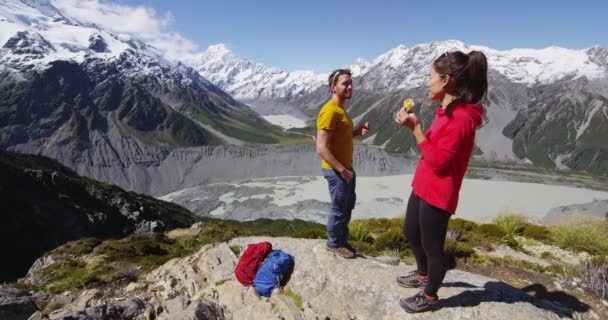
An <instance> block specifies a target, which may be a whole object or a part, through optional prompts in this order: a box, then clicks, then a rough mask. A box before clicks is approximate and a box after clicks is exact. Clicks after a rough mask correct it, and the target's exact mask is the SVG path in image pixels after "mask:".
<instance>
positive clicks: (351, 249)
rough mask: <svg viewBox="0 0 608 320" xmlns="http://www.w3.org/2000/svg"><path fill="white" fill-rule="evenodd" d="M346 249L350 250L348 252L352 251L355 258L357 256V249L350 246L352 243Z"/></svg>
mask: <svg viewBox="0 0 608 320" xmlns="http://www.w3.org/2000/svg"><path fill="white" fill-rule="evenodd" d="M345 247H346V249H348V250H350V251H352V253H354V254H355V256H356V255H357V248H354V247H353V246H351V245H350V243H347V244H346V245H345Z"/></svg>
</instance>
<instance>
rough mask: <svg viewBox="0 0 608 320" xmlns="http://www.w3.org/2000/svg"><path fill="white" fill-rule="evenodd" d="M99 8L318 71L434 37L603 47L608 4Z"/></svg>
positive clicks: (153, 4)
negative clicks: (139, 14) (141, 15)
mask: <svg viewBox="0 0 608 320" xmlns="http://www.w3.org/2000/svg"><path fill="white" fill-rule="evenodd" d="M102 2H105V3H115V4H118V5H125V6H143V7H146V8H149V9H153V11H151V12H152V15H154V16H155V17H158V18H159V19H165V22H166V23H165V24H163V28H164V29H165V30H169V31H172V32H175V33H178V34H179V35H181V36H182V37H184V38H186V39H188V40H189V41H191V42H192V43H193V44H194V45H196V46H198V50H205V49H206V48H207V47H208V46H209V45H211V44H216V43H225V44H226V45H227V46H228V47H229V48H230V49H231V50H232V51H234V52H235V53H236V54H237V55H239V56H242V57H245V58H248V59H250V60H252V61H255V62H259V63H262V64H265V65H269V66H276V67H279V68H281V69H285V70H296V69H311V70H315V71H319V72H327V71H328V70H330V69H333V68H334V67H336V66H343V65H347V64H350V63H353V62H354V61H355V60H356V58H358V57H362V58H365V59H368V60H371V59H373V58H375V57H377V56H378V55H380V54H382V53H384V52H386V51H388V50H389V49H392V48H394V47H396V46H398V45H400V44H404V45H406V46H411V45H414V44H417V43H423V42H431V41H433V40H448V39H457V40H461V41H463V42H465V43H467V44H479V45H485V46H488V47H492V48H495V49H500V50H505V49H511V48H544V47H548V46H552V45H555V46H561V47H566V48H573V49H582V48H588V47H591V46H593V45H600V46H603V47H608V0H603V1H586V0H571V1H561V0H557V1H545V0H539V1H535V0H528V1H515V0H512V1H460V2H459V1H381V0H376V1H316V0H308V1H288V0H285V1H275V0H273V1H270V0H269V1H264V0H258V1H232V0H216V1H186V0H176V1H167V0H118V1H102ZM575 3H576V4H575Z"/></svg>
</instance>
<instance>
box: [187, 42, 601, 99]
mask: <svg viewBox="0 0 608 320" xmlns="http://www.w3.org/2000/svg"><path fill="white" fill-rule="evenodd" d="M456 50H460V51H463V52H465V53H468V52H470V51H472V50H479V51H482V52H484V53H485V54H486V56H487V58H488V63H489V68H490V69H491V70H493V71H494V72H498V73H500V74H501V75H504V76H505V77H507V78H508V79H509V80H510V81H512V82H515V83H520V84H524V85H526V86H530V87H532V86H535V85H546V84H551V83H553V82H555V81H558V80H561V79H577V78H581V77H586V78H588V79H598V78H606V77H607V76H608V49H606V48H602V47H593V48H590V49H586V50H572V49H565V48H560V47H555V46H553V47H548V48H544V49H511V50H504V51H501V50H496V49H492V48H489V47H485V46H479V45H468V44H465V43H464V42H462V41H459V40H446V41H433V42H430V43H421V44H417V45H414V46H411V47H407V46H405V45H400V46H397V47H395V48H393V49H391V50H389V51H387V52H386V53H384V54H382V55H380V56H378V57H377V58H376V59H374V60H372V61H371V62H368V61H365V60H363V59H358V60H357V61H356V62H355V63H354V64H352V65H350V68H351V70H352V71H353V76H354V77H362V80H363V81H361V87H360V88H362V89H366V90H374V91H375V90H395V89H410V88H416V87H420V86H424V84H425V82H426V79H427V76H428V72H429V70H428V68H429V66H430V65H431V64H432V63H433V61H434V60H435V59H436V58H437V57H439V56H440V55H442V54H444V53H445V52H448V51H456ZM188 63H190V64H191V65H192V66H193V67H194V68H195V69H196V70H198V71H199V72H200V73H201V74H202V75H203V76H204V77H206V78H208V79H209V80H210V81H211V82H213V83H215V84H216V85H218V86H220V87H221V88H223V89H224V90H226V91H228V92H229V93H231V94H232V95H234V96H235V97H236V98H239V99H254V100H255V99H269V100H274V99H291V98H297V97H299V96H301V95H304V94H306V93H308V92H311V91H313V90H314V89H316V88H317V87H319V86H322V85H324V83H325V77H326V75H324V74H315V73H314V72H311V71H294V72H286V71H282V70H279V69H277V68H272V67H266V66H263V65H260V64H256V63H254V62H251V61H249V60H247V59H243V58H240V57H238V56H236V55H235V54H234V53H233V52H232V51H230V49H228V48H227V47H226V46H225V45H224V44H218V45H214V46H210V47H209V49H207V51H206V52H204V53H202V54H201V55H200V56H199V57H197V58H196V59H193V60H192V59H191V60H189V61H188Z"/></svg>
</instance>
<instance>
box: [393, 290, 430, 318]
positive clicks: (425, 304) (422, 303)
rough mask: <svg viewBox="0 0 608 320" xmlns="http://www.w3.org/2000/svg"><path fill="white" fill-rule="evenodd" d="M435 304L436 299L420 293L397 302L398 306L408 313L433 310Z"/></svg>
mask: <svg viewBox="0 0 608 320" xmlns="http://www.w3.org/2000/svg"><path fill="white" fill-rule="evenodd" d="M436 303H437V298H436V297H435V298H431V297H428V296H427V295H426V294H424V292H422V291H420V292H418V293H416V294H415V295H413V296H411V297H409V298H403V299H400V300H399V306H400V307H401V308H402V309H403V310H405V311H406V312H409V313H416V312H425V311H429V310H432V309H433V306H434V305H435V304H436Z"/></svg>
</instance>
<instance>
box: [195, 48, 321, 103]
mask: <svg viewBox="0 0 608 320" xmlns="http://www.w3.org/2000/svg"><path fill="white" fill-rule="evenodd" d="M185 63H187V64H189V65H191V66H192V67H193V68H194V69H196V70H197V71H198V72H199V73H200V74H201V75H202V76H203V77H205V78H207V79H209V81H211V82H212V83H214V84H215V85H217V86H219V87H220V88H221V89H223V90H225V91H227V92H228V93H230V94H232V95H233V96H235V98H237V99H243V100H253V99H269V100H272V99H282V98H295V97H299V96H301V95H303V94H306V93H308V92H311V91H312V90H314V89H315V88H317V87H318V86H319V85H321V84H322V83H323V79H324V78H325V75H322V74H315V73H314V72H312V71H307V70H299V71H293V72H286V71H282V70H279V69H277V68H273V67H266V66H264V65H262V64H258V63H254V62H252V61H250V60H247V59H244V58H241V57H238V56H236V55H235V54H234V53H233V52H232V51H230V49H228V48H227V47H226V45H224V44H217V45H212V46H210V47H209V48H208V49H207V50H206V51H205V52H203V53H201V54H199V55H195V56H192V57H189V58H188V59H186V60H185Z"/></svg>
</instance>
